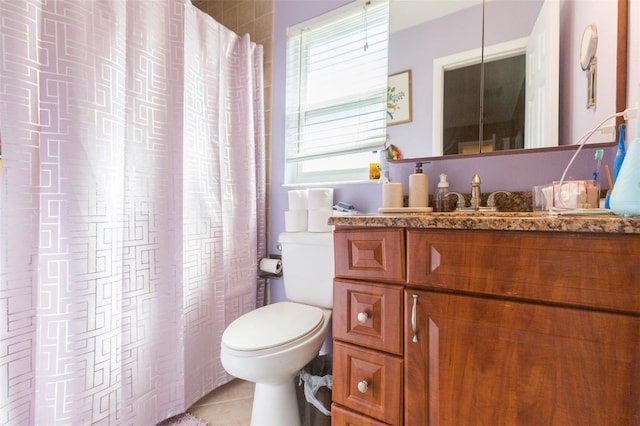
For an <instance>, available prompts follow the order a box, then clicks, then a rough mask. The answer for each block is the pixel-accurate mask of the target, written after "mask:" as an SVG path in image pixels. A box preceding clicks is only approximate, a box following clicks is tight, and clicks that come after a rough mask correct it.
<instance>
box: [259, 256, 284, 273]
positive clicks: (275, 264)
mask: <svg viewBox="0 0 640 426" xmlns="http://www.w3.org/2000/svg"><path fill="white" fill-rule="evenodd" d="M260 270H261V271H262V272H267V273H269V274H276V275H277V274H279V273H280V272H281V271H282V260H280V259H268V258H264V259H260Z"/></svg>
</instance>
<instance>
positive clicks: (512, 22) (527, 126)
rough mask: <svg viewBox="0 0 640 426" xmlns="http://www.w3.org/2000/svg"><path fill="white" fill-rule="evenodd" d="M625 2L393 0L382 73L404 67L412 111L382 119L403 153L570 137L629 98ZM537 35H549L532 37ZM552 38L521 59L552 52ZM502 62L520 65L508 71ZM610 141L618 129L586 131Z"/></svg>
mask: <svg viewBox="0 0 640 426" xmlns="http://www.w3.org/2000/svg"><path fill="white" fill-rule="evenodd" d="M626 3H627V0H619V1H617V8H615V7H611V2H592V1H588V0H577V1H571V2H569V1H558V0H530V1H526V2H523V1H520V0H485V3H484V4H483V2H482V0H457V1H450V0H391V8H390V10H391V16H390V31H391V34H390V38H389V73H390V74H393V73H394V72H396V71H399V70H405V69H411V70H412V86H413V93H412V97H413V105H412V109H413V121H412V122H411V123H407V124H403V125H398V126H392V127H389V128H388V129H387V130H388V133H389V136H390V138H391V139H390V140H391V142H392V143H394V144H395V145H397V146H398V147H400V150H401V151H402V152H403V155H404V158H407V159H409V158H431V157H438V156H441V155H447V154H456V155H459V154H467V153H469V154H477V153H478V152H481V151H485V152H486V151H492V152H495V151H503V150H505V152H520V151H519V150H521V149H529V148H546V147H557V146H558V145H570V144H572V143H575V141H576V140H577V139H578V138H579V137H580V136H582V135H583V134H584V133H585V132H586V131H588V130H589V129H590V128H591V127H592V126H593V123H598V122H600V121H601V120H602V119H604V118H605V117H606V116H608V115H610V114H612V113H613V112H615V111H618V110H620V109H624V108H625V106H626V31H627V25H626V20H627V17H626V13H627V4H626ZM554 14H555V15H554ZM483 16H484V19H483ZM598 22H599V23H600V24H598ZM605 22H606V24H605ZM592 24H595V25H597V26H598V29H599V30H600V29H601V28H603V29H604V32H605V34H599V36H600V37H599V43H601V48H599V49H598V52H599V53H598V56H599V57H598V66H599V68H598V74H599V77H598V79H599V80H598V89H599V96H598V105H597V107H596V108H592V109H590V110H587V109H586V108H585V107H584V105H586V101H585V99H582V98H584V97H585V96H586V93H587V91H586V84H587V82H586V80H585V75H584V72H583V71H582V69H581V66H580V58H579V56H580V42H581V36H582V33H583V31H584V28H585V27H586V26H587V25H592ZM483 27H484V28H483ZM540 28H542V29H540ZM532 33H533V36H532V35H531V34H532ZM552 37H556V38H557V41H555V42H554V41H553V40H550V38H552ZM541 40H543V41H544V42H545V43H547V44H546V45H545V46H543V47H540V46H535V45H532V43H533V42H540V41H541ZM554 43H555V46H556V51H555V52H551V53H553V55H551V56H549V55H548V58H547V59H546V60H544V61H543V60H541V59H540V58H539V57H536V60H535V61H533V60H528V61H526V62H524V63H523V61H522V58H523V57H525V56H526V55H532V54H533V53H531V51H530V50H531V49H533V50H535V49H537V52H543V51H544V52H546V53H549V47H548V46H553V44H554ZM621 43H624V45H621ZM604 45H608V46H610V47H611V48H609V49H606V48H604V47H602V46H604ZM528 50H529V51H530V52H529V53H527V51H528ZM505 52H506V53H505ZM482 57H484V58H485V66H482V67H481V66H480V61H481V58H482ZM530 57H533V56H530ZM447 61H449V62H447ZM501 61H502V62H504V63H505V64H504V66H503V67H502V68H500V65H499V63H500V62H501ZM605 64H606V65H605ZM533 65H535V66H536V67H537V69H535V70H534V69H533V68H532V66H533ZM437 67H441V68H440V69H438V68H437ZM505 69H518V70H520V73H521V74H522V72H523V70H524V73H525V74H524V76H523V75H521V74H520V75H519V76H515V77H512V76H509V77H507V76H506V74H504V73H505ZM449 70H450V71H451V73H450V74H451V76H449ZM445 71H446V72H445ZM482 72H484V75H483V76H482ZM456 74H457V75H456ZM464 74H466V76H465V75H464ZM525 76H526V77H527V78H524V77H525ZM470 79H471V80H475V83H474V82H471V81H469V80H470ZM447 81H448V82H449V84H447ZM474 84H475V85H474ZM476 86H483V87H482V88H476ZM481 92H482V93H484V96H483V97H482V98H481V97H480V93H481ZM600 94H602V96H600ZM472 96H473V97H474V98H475V99H471V97H472ZM457 98H460V99H457ZM494 101H495V102H494ZM483 104H484V105H483ZM439 106H441V107H439ZM474 108H475V109H474ZM480 109H482V113H481V112H480ZM481 117H482V119H481ZM513 117H515V118H513ZM522 117H524V119H522ZM445 123H449V124H445ZM443 139H445V140H446V142H443ZM614 141H615V133H612V134H603V135H598V136H597V137H595V138H592V140H591V142H614ZM447 146H448V148H447Z"/></svg>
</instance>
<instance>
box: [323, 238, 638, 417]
mask: <svg viewBox="0 0 640 426" xmlns="http://www.w3.org/2000/svg"><path fill="white" fill-rule="evenodd" d="M334 240H335V255H336V278H335V281H334V314H333V315H334V316H333V333H334V366H333V382H334V389H333V399H334V404H333V406H332V413H333V417H332V424H334V425H348V424H349V425H352V424H357V425H366V424H371V425H379V424H392V425H394V424H398V425H399V424H404V425H418V426H423V425H455V426H458V425H563V426H564V425H640V263H639V262H638V259H640V235H638V234H604V233H568V232H524V231H480V230H447V229H404V228H353V229H349V228H344V229H338V230H336V231H335V233H334ZM396 268H397V269H396ZM394 269H395V273H394V272H393V270H394ZM363 311H364V312H370V313H375V314H374V315H370V314H367V316H366V317H364V316H360V319H361V320H364V322H360V321H359V320H358V318H359V314H360V313H361V312H363ZM394 330H395V331H397V335H396V334H395V333H394ZM398 344H400V347H399V348H398V346H397V345H398ZM398 371H399V373H397V374H398V376H397V377H394V376H395V374H396V372H398ZM365 376H367V377H371V378H373V377H376V378H377V379H369V380H371V383H374V382H375V383H376V384H375V385H374V388H375V391H374V392H373V393H370V394H369V395H368V396H367V397H364V398H363V396H362V394H361V393H359V390H358V384H359V383H360V382H361V381H362V380H363V379H362V378H363V377H365ZM368 390H369V391H371V390H372V387H369V388H368ZM367 398H369V399H367ZM394 408H397V410H395V411H394Z"/></svg>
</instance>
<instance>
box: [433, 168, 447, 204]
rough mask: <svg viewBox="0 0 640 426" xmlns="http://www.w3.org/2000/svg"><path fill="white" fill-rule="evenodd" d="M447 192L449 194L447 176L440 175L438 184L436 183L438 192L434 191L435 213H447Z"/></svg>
mask: <svg viewBox="0 0 640 426" xmlns="http://www.w3.org/2000/svg"><path fill="white" fill-rule="evenodd" d="M448 192H449V182H447V175H445V174H444V173H442V174H441V175H440V182H438V190H437V191H436V197H435V206H434V207H435V208H434V210H435V211H437V212H448V211H449V196H448V195H447V193H448Z"/></svg>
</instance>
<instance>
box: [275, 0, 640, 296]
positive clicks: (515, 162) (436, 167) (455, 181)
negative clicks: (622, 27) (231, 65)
mask: <svg viewBox="0 0 640 426" xmlns="http://www.w3.org/2000/svg"><path fill="white" fill-rule="evenodd" d="M347 3H349V1H348V0H335V1H330V0H276V2H275V22H274V31H275V34H274V46H273V48H274V52H273V53H274V54H273V63H274V65H273V105H272V108H271V109H272V117H271V131H272V141H273V143H272V153H271V183H270V188H269V190H270V200H269V205H270V220H269V233H270V242H269V248H270V250H271V252H272V253H276V252H277V251H276V245H277V238H278V235H279V233H280V232H283V231H284V211H285V210H287V208H288V206H287V202H288V201H287V191H288V190H290V189H292V188H291V187H286V186H283V184H284V123H285V116H284V108H285V58H286V55H285V53H286V28H287V27H289V26H291V25H294V24H297V23H300V22H302V21H304V20H306V19H310V18H312V17H314V16H317V15H319V14H321V13H323V12H326V11H329V10H331V9H334V8H336V7H339V6H342V5H344V4H347ZM581 3H584V2H582V1H581ZM600 3H602V2H600ZM609 4H610V3H609ZM639 4H640V1H636V0H632V1H630V7H631V11H630V12H631V13H630V15H631V18H633V17H634V16H635V20H634V19H630V21H629V22H630V26H631V27H630V35H631V37H632V38H630V53H632V52H635V53H636V55H635V56H638V46H639V45H640V36H639V35H638V24H637V22H639V21H638V7H639ZM581 19H582V18H581ZM585 19H586V18H585ZM594 19H595V18H594ZM603 25H604V24H599V28H598V30H599V31H604V27H603ZM582 28H584V27H581V29H579V30H575V34H577V33H579V34H577V35H576V38H577V39H578V40H579V39H580V38H581V35H582ZM634 34H635V36H634ZM574 42H575V39H574V40H573V41H572V42H571V43H574ZM578 42H579V41H578ZM600 49H601V50H602V47H600ZM573 57H574V58H576V59H575V64H577V55H576V56H573ZM638 68H639V67H638V61H637V59H633V57H631V63H630V76H629V84H630V85H631V86H632V87H630V89H629V90H630V96H629V99H630V102H632V103H630V104H629V105H634V106H635V104H636V102H637V90H638V89H637V87H638V82H639V79H638ZM581 77H584V76H582V75H580V78H581ZM576 78H578V77H576ZM562 84H573V83H572V81H566V80H565V81H563V82H562ZM574 97H575V98H576V99H577V100H576V102H580V95H578V94H574ZM580 105H581V104H580ZM595 124H597V122H596V123H594V125H595ZM562 125H563V122H562V121H561V122H560V126H561V127H562ZM572 154H573V151H572V150H571V151H556V152H544V153H524V154H513V155H508V156H488V157H473V158H466V159H438V160H436V161H434V162H432V163H430V164H427V165H426V166H425V167H424V171H425V173H427V174H428V175H429V178H430V179H429V181H430V183H429V186H430V188H429V190H430V192H432V193H433V192H434V191H435V187H436V184H437V179H438V175H439V174H440V173H446V174H447V175H448V176H449V182H450V185H451V190H454V191H459V192H465V193H468V192H470V182H471V177H472V176H473V174H474V173H478V174H479V175H480V176H481V178H482V182H483V183H482V190H483V192H488V191H493V190H497V189H506V190H512V191H528V190H531V187H532V186H533V185H539V184H545V183H549V182H551V181H552V180H558V179H559V178H560V176H561V174H562V171H563V170H564V168H565V166H566V164H567V163H568V161H569V158H570V157H571V155H572ZM614 155H615V151H614V150H613V149H607V150H606V151H605V156H604V160H605V162H606V163H609V164H612V162H613V157H614ZM593 157H594V151H593V149H589V148H585V149H584V150H583V152H582V153H581V154H580V155H579V156H578V158H577V160H576V162H575V163H574V165H573V166H572V168H571V170H570V173H569V175H570V176H571V177H573V178H575V179H583V178H589V177H590V176H591V173H592V172H593V168H594V161H593ZM412 170H413V165H412V164H411V163H401V164H393V165H391V169H390V175H391V179H392V180H394V181H401V182H404V187H405V188H406V187H407V182H408V175H409V174H410V173H411V172H412ZM323 186H329V185H323ZM331 186H332V187H334V194H335V200H336V201H347V202H350V203H351V204H353V205H355V206H356V207H357V208H358V209H359V210H361V211H363V212H371V213H372V212H376V211H377V209H378V207H380V205H381V195H380V187H379V185H377V184H376V183H372V182H364V183H359V184H351V185H331ZM405 193H406V189H405ZM271 285H272V288H271V296H272V300H282V299H283V298H284V296H283V294H282V288H281V282H280V281H277V280H273V281H272V283H271Z"/></svg>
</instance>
